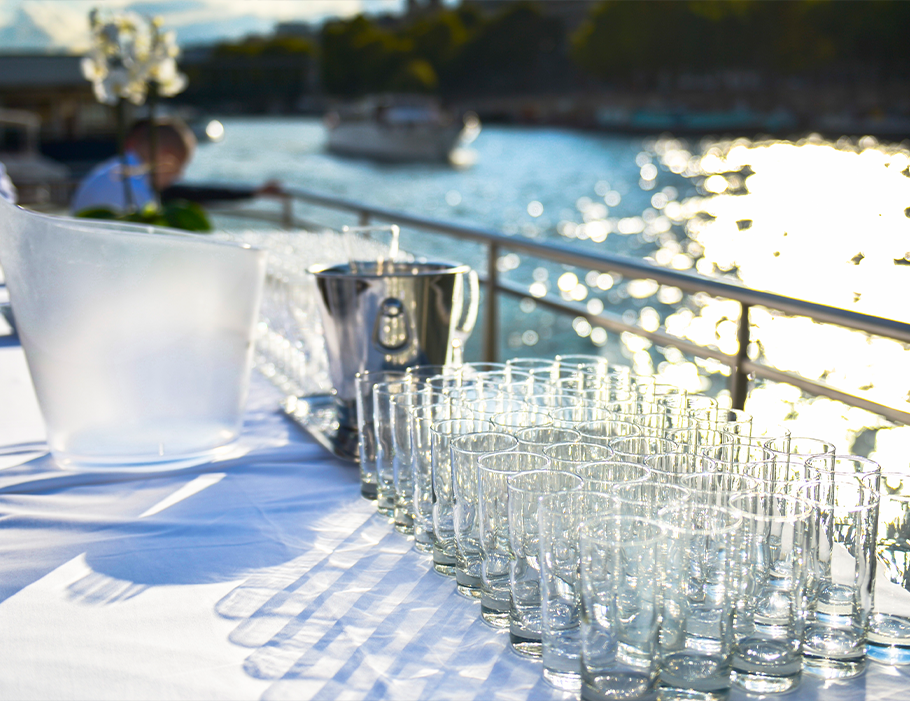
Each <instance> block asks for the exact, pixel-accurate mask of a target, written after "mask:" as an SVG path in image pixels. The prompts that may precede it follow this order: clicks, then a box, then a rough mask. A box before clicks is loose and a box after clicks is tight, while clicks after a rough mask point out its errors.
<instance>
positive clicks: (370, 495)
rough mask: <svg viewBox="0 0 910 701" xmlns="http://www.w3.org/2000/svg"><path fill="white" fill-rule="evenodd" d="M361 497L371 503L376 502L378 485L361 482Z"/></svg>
mask: <svg viewBox="0 0 910 701" xmlns="http://www.w3.org/2000/svg"><path fill="white" fill-rule="evenodd" d="M360 496H362V497H363V498H364V499H369V500H370V501H376V485H375V484H371V483H369V482H361V483H360Z"/></svg>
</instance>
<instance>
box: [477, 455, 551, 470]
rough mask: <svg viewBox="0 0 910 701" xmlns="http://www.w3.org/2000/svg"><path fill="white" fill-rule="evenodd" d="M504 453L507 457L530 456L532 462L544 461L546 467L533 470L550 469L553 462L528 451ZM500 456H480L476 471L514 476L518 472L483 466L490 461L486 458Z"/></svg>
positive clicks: (544, 456)
mask: <svg viewBox="0 0 910 701" xmlns="http://www.w3.org/2000/svg"><path fill="white" fill-rule="evenodd" d="M506 452H507V453H508V454H509V455H511V456H516V455H518V456H524V455H530V456H532V458H533V459H534V460H538V461H540V460H543V461H545V463H544V464H545V465H546V466H547V467H541V468H534V469H535V470H542V469H550V467H549V466H550V465H552V464H553V461H552V460H550V458H548V457H547V456H546V455H541V454H540V453H532V452H531V451H529V450H509V451H506ZM501 455H503V453H490V454H489V455H481V456H480V458H478V460H477V469H478V470H481V471H483V472H489V473H492V474H495V473H513V474H514V473H516V472H518V470H514V469H509V467H505V466H502V467H500V466H491V465H485V464H484V463H487V462H491V460H487V458H493V457H498V456H501Z"/></svg>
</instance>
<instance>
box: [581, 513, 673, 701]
mask: <svg viewBox="0 0 910 701" xmlns="http://www.w3.org/2000/svg"><path fill="white" fill-rule="evenodd" d="M662 533H663V529H662V527H661V525H660V524H658V523H656V522H654V521H649V520H646V519H642V518H638V517H635V516H608V517H605V518H600V519H593V520H588V521H585V522H584V523H583V524H582V526H581V535H580V537H579V542H580V549H581V567H580V572H581V575H580V577H581V613H580V622H581V626H580V627H581V682H582V690H581V698H582V699H585V700H586V701H612V700H614V699H615V700H616V701H619V700H620V699H645V698H654V696H655V693H656V687H657V675H658V654H657V648H658V634H659V628H660V615H661V586H660V580H661V558H660V544H661V534H662Z"/></svg>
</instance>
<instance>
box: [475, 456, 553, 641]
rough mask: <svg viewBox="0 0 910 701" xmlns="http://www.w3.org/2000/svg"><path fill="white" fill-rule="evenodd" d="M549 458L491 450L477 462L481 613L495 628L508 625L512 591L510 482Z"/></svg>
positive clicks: (539, 467) (547, 462)
mask: <svg viewBox="0 0 910 701" xmlns="http://www.w3.org/2000/svg"><path fill="white" fill-rule="evenodd" d="M550 464H551V463H550V459H549V458H547V457H544V456H543V455H538V454H536V453H526V452H509V453H493V454H490V455H484V456H483V457H481V458H480V459H479V460H478V461H477V467H478V473H477V486H478V507H479V508H478V512H479V518H480V550H481V554H482V555H483V564H482V566H481V583H480V586H481V595H480V616H481V618H482V619H483V620H484V621H485V622H486V623H488V624H490V625H491V626H493V627H494V628H508V627H509V623H510V618H509V609H510V598H511V592H510V589H509V565H510V563H511V561H512V546H511V544H510V542H509V484H508V478H509V477H510V476H511V475H513V474H516V473H520V472H530V471H532V470H545V469H548V468H549V467H550Z"/></svg>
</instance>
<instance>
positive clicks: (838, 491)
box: [801, 473, 879, 679]
mask: <svg viewBox="0 0 910 701" xmlns="http://www.w3.org/2000/svg"><path fill="white" fill-rule="evenodd" d="M802 494H805V497H806V498H807V499H808V500H809V501H811V502H812V506H813V509H814V514H813V516H812V518H813V521H814V523H815V524H817V525H816V528H817V530H816V531H815V532H814V533H813V534H812V542H811V543H810V550H811V551H812V552H810V558H809V560H810V572H809V576H810V582H809V586H810V595H811V597H812V598H811V601H810V603H809V613H808V617H807V623H806V631H805V636H804V641H803V671H804V672H806V673H807V674H811V675H813V676H818V677H824V678H827V679H843V678H848V677H854V676H857V675H859V674H861V673H862V672H863V670H864V669H865V667H866V627H867V625H868V622H869V616H870V614H871V612H872V595H873V581H874V577H875V541H876V533H877V530H878V507H879V476H878V475H877V474H872V475H846V474H836V473H830V474H828V475H827V476H826V477H824V478H822V479H820V480H818V481H815V482H810V483H808V484H806V485H805V488H804V489H803V490H802ZM802 494H801V496H802Z"/></svg>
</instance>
